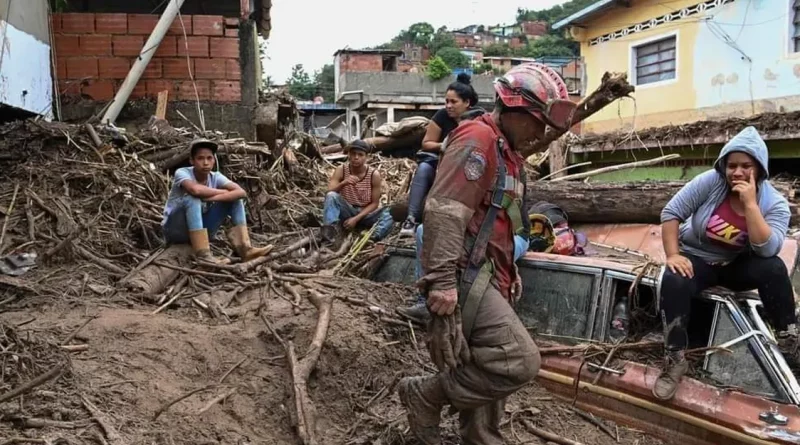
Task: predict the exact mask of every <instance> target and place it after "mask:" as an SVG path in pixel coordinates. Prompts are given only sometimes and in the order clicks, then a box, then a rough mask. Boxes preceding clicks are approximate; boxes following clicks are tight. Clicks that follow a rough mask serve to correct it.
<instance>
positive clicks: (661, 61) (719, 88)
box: [553, 0, 800, 178]
mask: <svg viewBox="0 0 800 445" xmlns="http://www.w3.org/2000/svg"><path fill="white" fill-rule="evenodd" d="M553 28H555V29H562V30H565V31H566V32H568V33H570V34H571V35H572V36H573V37H574V38H575V39H576V40H578V41H579V42H580V43H581V55H582V57H583V59H584V62H585V67H586V80H587V84H586V91H593V90H594V89H595V88H596V87H597V86H598V85H599V84H600V81H601V77H602V76H603V74H604V73H605V72H607V71H610V72H627V73H628V78H629V80H630V82H631V83H632V84H633V85H635V86H636V92H635V93H634V97H635V101H631V100H624V101H621V102H619V104H614V105H613V106H610V107H606V108H605V109H604V110H602V111H600V112H598V113H597V114H595V115H594V116H592V117H590V118H589V119H587V120H586V121H585V122H584V125H583V131H584V133H595V134H600V135H609V138H608V140H611V139H613V138H614V136H613V135H615V134H619V133H622V134H624V133H628V132H630V131H631V130H632V129H635V130H636V131H637V132H638V134H639V135H642V137H644V136H643V131H645V129H647V128H653V127H656V128H657V127H665V126H672V127H674V128H679V127H680V126H682V125H687V124H691V123H694V122H699V121H727V120H729V119H731V118H736V119H740V118H748V117H752V116H756V115H761V114H762V113H768V112H781V113H783V112H793V111H798V110H800V88H798V85H800V1H798V0H769V1H766V0H708V1H698V0H680V1H672V2H669V5H668V6H665V4H664V2H662V1H657V0H632V1H628V2H622V1H616V0H600V1H599V2H596V3H595V4H593V5H591V6H589V7H587V8H585V9H584V10H582V11H579V12H577V13H575V14H574V15H572V16H570V17H567V18H565V19H564V20H562V21H561V22H558V23H555V24H554V25H553ZM731 122H733V124H732V125H731V126H730V129H729V130H728V131H721V132H720V134H714V135H709V134H699V133H698V134H693V135H688V136H682V137H680V138H661V139H659V140H657V141H654V140H647V141H646V142H645V143H642V142H640V141H638V140H637V139H638V138H633V140H631V141H626V142H625V143H620V144H609V143H604V142H603V141H602V139H600V142H597V143H594V144H582V145H580V146H576V147H573V148H572V149H571V152H572V154H573V159H572V160H573V161H583V160H591V161H593V162H595V164H594V165H593V166H592V167H593V168H596V167H597V166H598V164H602V163H618V162H623V161H630V160H633V158H636V159H639V160H641V159H647V158H648V157H655V156H659V155H661V154H662V153H668V152H670V151H673V152H677V153H681V155H682V159H681V160H679V161H678V162H676V163H674V164H673V165H670V166H667V167H657V168H653V169H638V171H636V172H630V171H629V172H625V173H621V174H618V175H617V177H621V176H620V175H624V176H625V177H631V175H634V176H635V177H639V178H640V177H642V176H644V177H652V178H655V177H658V178H672V177H675V176H678V175H682V176H683V177H687V176H688V177H691V176H692V175H693V174H695V173H696V172H699V171H703V170H705V169H706V168H708V166H709V165H710V164H711V162H712V161H713V158H715V157H716V153H718V150H719V148H720V146H721V145H722V143H724V142H725V141H727V139H728V138H729V137H730V136H732V134H731V132H733V131H736V130H737V129H740V128H739V127H740V126H741V125H738V126H737V125H736V124H735V121H731ZM760 130H761V133H762V135H763V136H764V137H765V139H767V140H768V144H769V145H770V154H771V157H773V158H784V159H788V158H792V159H794V158H798V157H800V151H798V150H797V148H796V147H797V145H796V141H795V140H796V138H797V137H798V134H797V132H796V131H795V132H792V131H786V129H785V128H784V129H768V128H762V129H760ZM673 133H676V132H673ZM687 147H688V148H687ZM645 148H658V150H649V151H647V152H645V151H644V149H645ZM634 152H635V153H634ZM687 170H689V173H687V172H686V171H687Z"/></svg>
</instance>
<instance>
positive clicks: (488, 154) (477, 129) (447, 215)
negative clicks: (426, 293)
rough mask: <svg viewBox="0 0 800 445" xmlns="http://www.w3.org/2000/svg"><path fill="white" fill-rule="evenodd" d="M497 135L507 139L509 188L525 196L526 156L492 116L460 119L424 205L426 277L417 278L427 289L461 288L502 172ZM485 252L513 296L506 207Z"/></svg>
mask: <svg viewBox="0 0 800 445" xmlns="http://www.w3.org/2000/svg"><path fill="white" fill-rule="evenodd" d="M498 139H503V144H502V145H503V151H502V155H503V158H504V159H505V165H506V171H507V173H506V180H505V193H506V195H507V196H508V197H509V198H512V199H522V197H523V194H524V184H522V183H521V182H520V169H522V168H524V167H523V165H524V164H523V162H524V159H523V158H522V157H521V156H520V155H519V154H518V153H517V152H515V151H513V150H512V148H511V146H510V144H509V143H508V141H507V140H506V139H505V137H504V136H503V135H502V133H501V132H500V129H499V128H497V125H495V123H494V121H493V120H492V117H491V115H489V114H484V115H482V116H479V117H477V118H475V119H474V120H468V121H462V122H461V124H460V125H459V126H458V127H457V128H456V129H455V130H453V132H452V133H450V136H449V140H448V142H447V146H446V147H445V148H444V153H443V155H442V158H441V160H440V161H439V167H438V170H437V173H436V181H435V182H434V184H433V187H432V188H431V190H430V192H429V193H428V197H427V202H426V205H425V230H424V233H423V237H424V238H423V248H422V268H423V277H422V279H421V280H420V283H419V284H420V287H421V288H422V289H423V290H446V289H453V288H456V287H457V284H458V283H457V278H456V277H457V275H456V271H457V270H461V271H463V270H464V268H465V267H466V266H467V260H468V255H469V251H468V250H467V249H468V246H470V245H471V244H470V243H469V240H470V239H474V237H475V236H477V234H478V232H479V231H480V227H481V224H482V222H483V219H484V216H485V215H486V212H487V210H488V209H489V207H490V206H491V198H492V190H493V189H494V186H495V184H496V182H497V174H498V171H497V168H498V162H497V156H498V151H497V143H498ZM486 255H487V257H488V258H489V259H491V260H493V262H494V267H495V274H494V279H495V284H496V286H497V288H498V290H499V291H500V293H501V295H503V297H505V298H506V299H508V300H510V299H511V286H512V284H513V282H514V272H513V266H514V228H513V224H512V221H511V219H510V218H509V216H508V214H507V213H506V212H505V211H500V212H498V214H497V218H496V220H495V222H494V230H493V231H492V236H491V238H490V239H489V245H488V246H487V248H486Z"/></svg>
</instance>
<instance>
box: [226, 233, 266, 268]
mask: <svg viewBox="0 0 800 445" xmlns="http://www.w3.org/2000/svg"><path fill="white" fill-rule="evenodd" d="M228 236H229V238H230V240H231V244H233V248H234V250H236V253H237V254H238V255H239V257H240V258H241V259H242V261H243V262H245V263H246V262H248V261H250V260H254V259H256V258H260V257H262V256H264V255H267V254H268V253H270V252H271V251H272V246H267V247H253V246H252V245H251V244H250V233H249V232H248V231H247V226H246V225H241V226H233V228H232V229H231V230H230V232H229V233H228Z"/></svg>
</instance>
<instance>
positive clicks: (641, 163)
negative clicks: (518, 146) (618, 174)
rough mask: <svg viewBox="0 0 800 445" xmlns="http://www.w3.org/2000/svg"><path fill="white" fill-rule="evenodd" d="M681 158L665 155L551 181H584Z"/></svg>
mask: <svg viewBox="0 0 800 445" xmlns="http://www.w3.org/2000/svg"><path fill="white" fill-rule="evenodd" d="M680 157H681V155H679V154H677V153H673V154H669V155H665V156H660V157H657V158H655V159H648V160H645V161H636V162H629V163H627V164H620V165H612V166H610V167H603V168H598V169H597V170H591V171H588V172H583V173H575V174H574V175H567V176H562V177H560V178H554V179H551V180H550V182H558V181H570V180H575V179H584V178H589V177H591V176H597V175H601V174H603V173H610V172H615V171H619V170H627V169H630V168H637V167H649V166H651V165H656V164H660V163H662V162H667V161H672V160H674V159H678V158H680Z"/></svg>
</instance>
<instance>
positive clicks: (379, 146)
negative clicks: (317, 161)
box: [320, 128, 425, 154]
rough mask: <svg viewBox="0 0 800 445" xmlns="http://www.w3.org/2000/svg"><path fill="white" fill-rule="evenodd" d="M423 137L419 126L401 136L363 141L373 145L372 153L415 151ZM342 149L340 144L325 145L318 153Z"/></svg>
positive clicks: (419, 146)
mask: <svg viewBox="0 0 800 445" xmlns="http://www.w3.org/2000/svg"><path fill="white" fill-rule="evenodd" d="M424 137H425V128H419V129H415V130H413V131H411V132H409V133H407V134H405V135H403V136H401V137H389V136H375V137H371V138H365V139H364V142H366V143H368V144H370V145H372V146H373V147H374V150H373V152H374V153H378V152H382V153H389V152H391V151H393V150H397V149H401V148H410V149H413V151H415V152H416V151H417V150H419V149H420V148H421V147H422V139H423V138H424ZM342 150H343V147H342V145H341V144H333V145H329V146H327V147H323V148H322V149H321V150H320V153H322V154H333V153H339V152H340V151H342Z"/></svg>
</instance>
